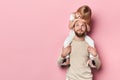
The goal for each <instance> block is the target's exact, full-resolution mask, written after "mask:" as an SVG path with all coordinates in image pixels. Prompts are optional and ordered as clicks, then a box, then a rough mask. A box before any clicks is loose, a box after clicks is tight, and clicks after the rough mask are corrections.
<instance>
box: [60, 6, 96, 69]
mask: <svg viewBox="0 0 120 80" xmlns="http://www.w3.org/2000/svg"><path fill="white" fill-rule="evenodd" d="M80 18H81V19H84V20H85V21H86V23H87V24H88V25H87V32H89V31H90V21H91V9H90V8H89V7H88V6H86V5H84V6H81V7H80V8H78V10H77V11H76V12H74V13H72V14H71V15H70V21H69V29H70V32H69V35H68V37H67V38H66V39H65V41H64V47H63V48H67V47H68V46H69V45H70V44H71V42H72V40H73V38H74V36H75V33H74V30H73V25H74V22H76V20H78V19H80ZM85 41H86V42H87V43H88V44H89V45H90V46H91V47H94V41H93V40H92V39H91V38H90V37H89V36H88V35H86V36H85ZM67 54H68V55H67V56H66V60H65V61H64V62H63V64H62V66H67V65H69V64H70V63H69V58H70V57H69V53H67ZM89 58H90V60H88V63H87V64H89V65H90V66H91V67H93V68H94V67H95V66H94V64H93V63H92V59H93V58H94V57H93V56H92V54H90V56H89Z"/></svg>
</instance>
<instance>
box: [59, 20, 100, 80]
mask: <svg viewBox="0 0 120 80" xmlns="http://www.w3.org/2000/svg"><path fill="white" fill-rule="evenodd" d="M73 27H74V32H75V37H74V39H73V41H72V43H71V45H70V46H69V47H67V48H65V49H62V54H61V56H60V58H59V59H58V63H59V64H61V63H62V62H63V60H64V58H65V57H66V55H68V54H69V53H70V66H69V68H68V71H67V74H66V80H92V77H93V75H92V73H91V68H90V66H89V65H88V64H87V62H88V60H89V53H91V54H92V55H93V56H94V59H93V63H94V65H95V66H96V68H97V69H99V68H100V65H101V63H100V60H99V57H98V54H97V51H96V49H95V48H93V47H90V46H89V45H88V43H87V42H86V41H85V35H86V34H87V23H86V22H85V20H83V19H79V20H77V21H76V22H75V23H74V26H73ZM66 53H67V54H66Z"/></svg>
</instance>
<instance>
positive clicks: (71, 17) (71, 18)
mask: <svg viewBox="0 0 120 80" xmlns="http://www.w3.org/2000/svg"><path fill="white" fill-rule="evenodd" d="M74 19H75V15H74V14H73V13H72V14H71V15H70V21H73V20H74Z"/></svg>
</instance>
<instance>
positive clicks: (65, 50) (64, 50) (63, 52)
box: [61, 46, 71, 58]
mask: <svg viewBox="0 0 120 80" xmlns="http://www.w3.org/2000/svg"><path fill="white" fill-rule="evenodd" d="M70 52H71V46H68V47H66V48H62V54H61V57H63V58H65V57H66V56H67V55H68V54H70Z"/></svg>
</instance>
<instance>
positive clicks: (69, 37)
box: [64, 30, 75, 48]
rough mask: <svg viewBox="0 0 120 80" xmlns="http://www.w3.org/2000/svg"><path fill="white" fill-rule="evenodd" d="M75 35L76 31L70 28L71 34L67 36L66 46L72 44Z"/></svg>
mask: <svg viewBox="0 0 120 80" xmlns="http://www.w3.org/2000/svg"><path fill="white" fill-rule="evenodd" d="M74 36H75V33H74V31H73V30H70V32H69V35H68V36H67V38H66V39H65V41H64V48H66V47H67V46H69V45H70V43H71V42H72V40H73V38H74Z"/></svg>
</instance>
